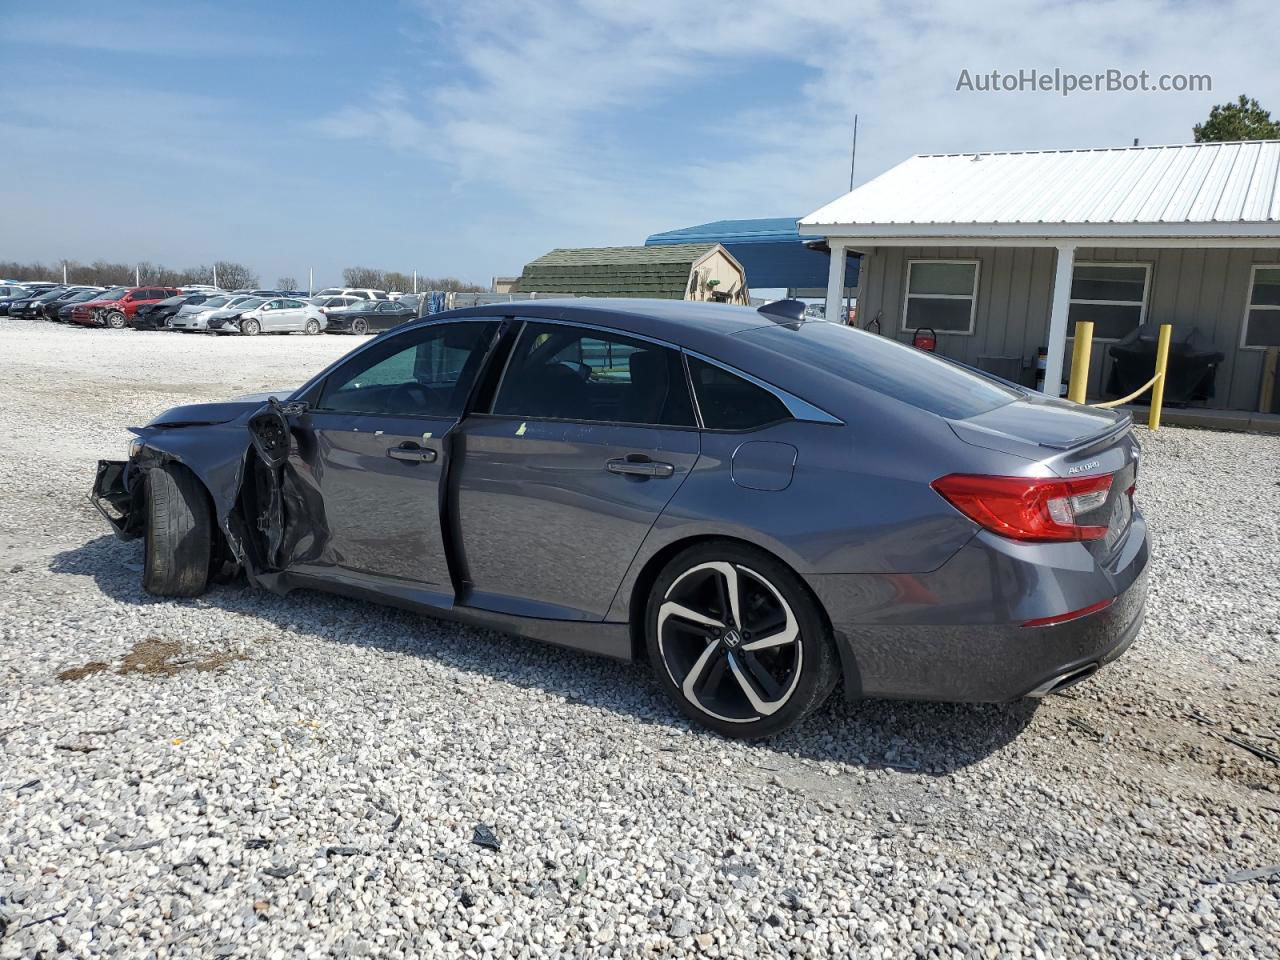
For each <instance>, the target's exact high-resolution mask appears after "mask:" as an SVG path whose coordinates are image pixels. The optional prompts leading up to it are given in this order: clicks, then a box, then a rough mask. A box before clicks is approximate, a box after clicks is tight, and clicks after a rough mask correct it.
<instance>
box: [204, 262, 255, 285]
mask: <svg viewBox="0 0 1280 960" xmlns="http://www.w3.org/2000/svg"><path fill="white" fill-rule="evenodd" d="M213 266H214V268H215V269H216V270H217V271H218V286H220V287H221V288H222V289H223V290H244V289H248V288H250V287H256V286H257V285H258V283H259V282H260V281H259V280H258V275H257V274H256V273H254V272H253V271H252V270H250V269H249V268H248V267H246V266H245V265H244V264H243V263H235V262H234V261H231V260H219V261H218V262H217V263H215V264H214V265H213Z"/></svg>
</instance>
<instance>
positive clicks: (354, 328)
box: [351, 317, 369, 337]
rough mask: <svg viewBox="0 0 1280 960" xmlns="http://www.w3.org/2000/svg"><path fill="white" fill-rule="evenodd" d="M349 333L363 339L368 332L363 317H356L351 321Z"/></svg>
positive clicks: (366, 323) (367, 326)
mask: <svg viewBox="0 0 1280 960" xmlns="http://www.w3.org/2000/svg"><path fill="white" fill-rule="evenodd" d="M351 332H352V333H354V334H355V335H356V336H357V337H363V336H364V335H365V334H366V333H368V332H369V321H368V320H366V319H365V318H364V317H356V318H355V319H354V320H352V321H351Z"/></svg>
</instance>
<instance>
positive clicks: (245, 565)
mask: <svg viewBox="0 0 1280 960" xmlns="http://www.w3.org/2000/svg"><path fill="white" fill-rule="evenodd" d="M305 411H306V404H304V403H281V402H280V401H278V400H277V399H276V398H275V397H274V396H273V397H270V398H268V399H267V401H266V402H265V403H264V402H262V400H261V398H259V397H250V398H245V399H243V400H238V401H231V402H227V403H210V404H197V405H193V406H188V407H175V408H173V409H172V410H168V411H166V412H165V413H163V414H161V415H160V416H159V417H157V418H156V419H155V420H153V421H152V422H151V423H150V424H148V425H147V426H145V427H132V428H130V430H131V432H132V433H134V434H135V439H134V440H133V441H132V442H131V444H130V449H129V459H128V460H100V461H99V462H98V468H97V474H96V476H95V478H94V484H93V491H92V492H91V493H90V495H89V500H90V502H91V503H92V504H93V505H94V507H95V508H97V510H98V512H99V513H101V514H102V516H103V517H104V518H105V519H106V520H107V522H108V523H109V524H110V525H111V528H112V530H113V531H114V533H115V534H116V536H117V537H119V538H121V539H124V540H132V539H136V538H137V537H140V536H142V535H143V534H145V532H146V516H147V501H146V484H147V475H148V473H149V472H150V471H151V470H153V469H155V468H156V467H157V466H161V465H164V464H171V463H177V464H181V465H182V466H184V467H186V468H187V469H188V470H190V471H191V472H192V473H193V474H195V476H196V477H197V478H198V479H199V480H200V482H201V483H202V484H203V486H204V488H205V490H206V491H207V492H208V494H209V498H210V501H211V506H212V508H213V513H214V517H215V519H216V525H217V528H218V530H219V532H220V533H221V535H222V540H223V542H222V544H220V548H221V549H220V550H218V551H216V554H215V557H214V562H215V569H217V567H219V566H222V567H224V568H226V567H230V570H229V571H228V572H230V573H232V574H234V571H235V568H239V569H242V570H243V571H244V572H245V574H246V576H247V577H248V579H249V581H250V583H252V584H254V585H256V586H261V587H264V588H266V589H269V590H272V591H274V592H277V593H286V592H288V590H289V589H290V588H289V585H288V584H287V583H286V582H285V580H284V577H283V574H284V572H285V570H286V568H287V567H288V566H289V565H290V564H292V563H294V562H299V561H302V562H308V563H318V564H325V563H326V562H332V558H331V557H329V555H328V554H329V552H330V551H329V549H328V544H329V537H328V531H327V525H326V523H325V514H324V507H323V502H322V501H321V499H320V497H319V495H318V491H316V489H315V487H314V483H312V482H311V481H310V478H311V470H310V468H309V463H310V462H311V461H312V460H313V455H312V454H313V452H309V451H307V450H305V449H302V448H301V446H300V444H299V442H298V438H299V437H300V436H301V434H300V433H295V432H294V431H293V430H292V429H291V427H290V424H289V417H290V416H300V415H304V414H305Z"/></svg>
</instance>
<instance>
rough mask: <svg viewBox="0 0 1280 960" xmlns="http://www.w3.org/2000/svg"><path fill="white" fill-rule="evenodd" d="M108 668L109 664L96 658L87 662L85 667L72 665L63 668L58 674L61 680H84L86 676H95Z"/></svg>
mask: <svg viewBox="0 0 1280 960" xmlns="http://www.w3.org/2000/svg"><path fill="white" fill-rule="evenodd" d="M106 669H107V665H106V664H105V663H103V662H102V661H101V660H94V661H92V662H91V663H86V664H85V665H84V666H83V667H71V668H69V669H67V670H63V671H62V672H61V673H60V674H58V679H59V680H83V679H84V678H85V677H90V676H93V674H95V673H101V672H102V671H103V670H106Z"/></svg>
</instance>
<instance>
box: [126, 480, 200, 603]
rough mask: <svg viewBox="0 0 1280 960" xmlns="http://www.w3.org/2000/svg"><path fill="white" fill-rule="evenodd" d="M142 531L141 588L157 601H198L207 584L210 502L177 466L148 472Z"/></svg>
mask: <svg viewBox="0 0 1280 960" xmlns="http://www.w3.org/2000/svg"><path fill="white" fill-rule="evenodd" d="M146 501H147V503H146V507H147V529H146V535H145V537H144V538H143V543H144V557H143V565H142V588H143V589H144V590H146V591H147V593H150V594H153V595H155V596H158V597H197V596H199V595H200V594H202V593H204V591H205V589H206V588H207V587H208V585H209V567H210V565H211V562H212V559H213V504H212V503H211V502H210V500H209V494H208V493H207V492H206V491H205V489H204V486H203V485H202V484H201V483H200V481H199V480H197V479H196V476H195V474H193V473H192V472H191V471H190V470H188V469H187V468H186V467H184V466H182V465H181V464H177V463H169V464H165V465H164V466H161V467H154V468H153V469H151V470H150V471H149V472H148V473H147V484H146Z"/></svg>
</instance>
